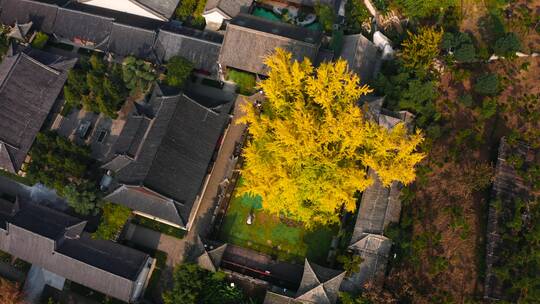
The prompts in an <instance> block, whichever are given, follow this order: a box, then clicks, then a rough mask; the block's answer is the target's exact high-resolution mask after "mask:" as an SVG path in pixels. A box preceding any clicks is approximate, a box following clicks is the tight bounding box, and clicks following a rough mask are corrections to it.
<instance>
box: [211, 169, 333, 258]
mask: <svg viewBox="0 0 540 304" xmlns="http://www.w3.org/2000/svg"><path fill="white" fill-rule="evenodd" d="M239 183H240V184H241V183H242V179H240V180H239ZM232 195H233V198H232V199H231V201H230V204H229V207H228V209H227V214H226V215H225V218H224V220H223V223H222V225H221V229H220V233H219V237H220V239H221V240H222V241H223V242H227V243H230V244H234V245H238V246H242V247H245V248H250V249H253V250H256V251H259V252H262V253H265V254H268V255H270V256H272V257H273V258H275V259H277V260H280V261H286V262H292V263H303V261H304V258H306V257H307V258H308V259H310V260H311V261H313V262H316V263H320V264H326V258H327V256H328V252H329V251H330V245H331V243H332V238H333V237H334V236H335V235H337V231H338V227H315V228H313V229H311V230H308V229H307V228H305V227H304V225H302V223H300V222H295V221H292V220H290V219H287V218H284V217H283V218H281V217H280V216H278V215H274V214H270V213H268V212H266V211H264V210H263V209H262V203H263V202H262V199H261V197H259V196H251V195H249V194H238V193H237V190H235V192H233V194H232ZM250 213H252V215H253V220H252V223H251V224H247V219H248V217H249V216H250Z"/></svg>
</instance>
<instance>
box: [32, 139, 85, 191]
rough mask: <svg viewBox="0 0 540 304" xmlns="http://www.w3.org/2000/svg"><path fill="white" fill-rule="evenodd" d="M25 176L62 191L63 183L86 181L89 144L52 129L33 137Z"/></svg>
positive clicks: (81, 182) (77, 183)
mask: <svg viewBox="0 0 540 304" xmlns="http://www.w3.org/2000/svg"><path fill="white" fill-rule="evenodd" d="M29 154H30V157H31V159H32V160H31V162H30V165H29V166H28V169H27V176H28V177H29V179H30V180H32V181H33V182H34V183H38V182H39V183H43V184H44V185H46V186H47V187H50V188H53V189H55V190H56V191H57V192H58V193H59V194H60V195H63V191H64V188H65V185H69V184H75V185H84V184H88V175H89V173H90V172H91V169H90V168H91V165H92V163H93V161H92V159H91V156H90V148H89V147H87V146H78V145H76V144H74V143H72V142H71V141H69V140H67V139H65V138H64V137H61V136H59V135H58V134H57V133H55V132H52V131H44V132H42V133H39V134H38V135H37V137H36V140H35V142H34V145H33V146H32V149H31V150H30V153H29Z"/></svg>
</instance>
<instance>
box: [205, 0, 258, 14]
mask: <svg viewBox="0 0 540 304" xmlns="http://www.w3.org/2000/svg"><path fill="white" fill-rule="evenodd" d="M252 3H253V0H208V1H206V6H205V7H204V13H205V14H207V13H210V12H213V11H215V10H220V11H221V12H223V13H225V14H226V15H227V16H229V17H230V18H234V17H236V16H237V15H238V14H240V13H247V12H248V10H249V8H250V6H251V4H252Z"/></svg>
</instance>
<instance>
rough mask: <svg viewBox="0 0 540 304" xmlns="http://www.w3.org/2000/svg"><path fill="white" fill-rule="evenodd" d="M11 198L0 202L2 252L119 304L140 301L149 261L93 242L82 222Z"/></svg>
mask: <svg viewBox="0 0 540 304" xmlns="http://www.w3.org/2000/svg"><path fill="white" fill-rule="evenodd" d="M2 195H3V196H5V193H2ZM13 195H16V194H10V196H13ZM15 197H16V199H15V200H14V201H9V200H6V199H4V198H0V250H1V251H4V252H8V253H10V254H12V255H14V256H16V257H18V258H21V259H23V260H25V261H27V262H29V263H31V264H34V265H36V266H39V267H42V268H44V269H47V270H49V271H51V272H54V273H55V274H58V275H60V276H62V277H65V278H67V279H69V280H71V281H74V282H77V283H79V284H82V285H85V286H87V287H89V288H92V289H94V290H97V291H99V292H103V293H105V294H107V295H109V296H112V297H114V298H117V299H120V300H122V301H126V302H132V301H134V300H135V299H136V298H137V297H138V296H139V295H140V293H141V291H142V288H141V287H142V286H143V285H144V283H145V281H146V280H147V278H148V275H149V271H150V267H151V265H152V263H153V260H152V258H151V257H150V256H148V255H147V254H145V253H143V252H140V251H137V250H135V249H131V248H129V247H125V246H123V245H120V244H117V243H114V242H111V241H103V240H95V239H92V238H91V237H90V235H89V234H88V233H86V232H84V228H85V225H86V222H85V221H82V220H80V219H77V218H74V217H71V216H69V215H66V214H64V213H61V212H58V211H55V210H53V209H50V208H48V207H45V206H41V205H39V204H38V203H37V202H31V201H27V200H25V199H21V198H20V197H19V196H15Z"/></svg>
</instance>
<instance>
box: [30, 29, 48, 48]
mask: <svg viewBox="0 0 540 304" xmlns="http://www.w3.org/2000/svg"><path fill="white" fill-rule="evenodd" d="M47 41H49V36H48V35H47V34H45V33H42V32H37V33H36V36H35V37H34V40H32V47H33V48H36V49H43V48H44V47H45V45H46V44H47Z"/></svg>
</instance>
